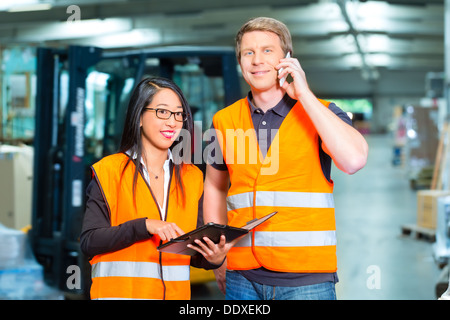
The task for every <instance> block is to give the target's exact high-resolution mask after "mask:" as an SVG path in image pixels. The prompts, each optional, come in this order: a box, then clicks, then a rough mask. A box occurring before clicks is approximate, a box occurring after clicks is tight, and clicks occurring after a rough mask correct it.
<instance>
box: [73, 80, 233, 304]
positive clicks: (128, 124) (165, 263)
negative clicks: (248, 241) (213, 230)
mask: <svg viewBox="0 0 450 320" xmlns="http://www.w3.org/2000/svg"><path fill="white" fill-rule="evenodd" d="M193 127H194V126H193V121H192V116H191V112H190V109H189V106H188V103H187V101H186V99H185V97H184V96H183V93H182V92H181V90H180V89H179V88H178V87H177V86H176V85H175V84H174V83H173V82H172V81H170V80H168V79H164V78H149V79H145V80H143V81H141V82H140V83H139V84H138V86H137V87H136V89H135V90H134V92H133V94H132V96H131V99H130V103H129V106H128V111H127V115H126V120H125V126H124V130H123V133H122V140H121V143H120V148H119V152H118V153H116V154H113V155H110V156H107V157H105V158H103V159H102V160H100V161H99V162H97V163H95V164H94V165H93V166H92V175H93V179H92V181H91V183H90V184H89V186H88V189H87V194H88V199H87V203H86V213H85V217H84V221H83V230H82V234H81V239H80V240H81V249H82V250H83V252H84V253H85V254H86V255H87V256H89V257H93V258H92V260H91V261H90V262H91V265H92V286H91V299H189V298H190V282H189V268H190V264H192V265H194V266H196V267H203V268H205V269H213V268H217V267H219V266H220V265H221V264H222V262H223V260H224V258H225V256H226V253H227V252H228V250H229V248H230V246H231V244H226V243H225V238H224V237H222V239H221V241H220V243H219V244H217V245H216V244H214V243H213V242H212V241H210V240H209V239H205V244H204V243H199V247H197V249H196V250H197V251H199V252H200V253H201V254H202V255H199V254H197V255H195V256H194V257H193V258H192V259H191V257H190V256H186V255H176V254H169V253H161V252H158V250H157V247H158V246H159V245H161V244H162V243H163V241H166V240H170V239H171V238H175V237H177V236H179V235H181V234H183V233H185V231H190V230H192V229H195V227H196V225H197V215H198V203H199V201H200V198H201V196H202V192H203V175H202V172H201V171H200V170H199V169H198V168H197V167H196V166H194V165H192V164H187V163H185V162H184V161H183V159H182V158H181V157H180V156H179V155H178V154H177V153H175V152H174V153H173V154H172V152H171V149H173V148H174V146H175V145H177V144H179V143H183V144H184V145H182V146H181V147H182V148H181V149H182V150H183V148H189V147H190V146H191V141H188V139H186V138H185V137H186V136H188V137H189V136H190V137H193ZM181 130H187V132H189V134H190V135H189V134H184V135H183V137H184V139H183V140H181V141H175V140H176V139H177V137H178V136H179V134H180V131H181ZM179 140H180V139H179ZM185 150H187V149H185Z"/></svg>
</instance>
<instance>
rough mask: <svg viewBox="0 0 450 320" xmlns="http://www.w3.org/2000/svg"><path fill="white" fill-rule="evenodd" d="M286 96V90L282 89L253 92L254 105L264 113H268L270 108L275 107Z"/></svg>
mask: <svg viewBox="0 0 450 320" xmlns="http://www.w3.org/2000/svg"><path fill="white" fill-rule="evenodd" d="M284 94H285V92H284V90H281V89H275V90H270V91H256V90H252V96H253V104H254V105H255V107H257V108H259V109H261V110H262V111H263V112H266V111H267V110H269V109H270V108H273V107H275V106H276V105H277V104H278V102H280V100H281V99H282V98H283V96H284Z"/></svg>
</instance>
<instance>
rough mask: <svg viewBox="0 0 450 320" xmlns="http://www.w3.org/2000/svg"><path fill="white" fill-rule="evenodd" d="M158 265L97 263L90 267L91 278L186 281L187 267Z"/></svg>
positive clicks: (148, 263)
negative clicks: (140, 278)
mask: <svg viewBox="0 0 450 320" xmlns="http://www.w3.org/2000/svg"><path fill="white" fill-rule="evenodd" d="M162 273H163V276H162V278H161V270H160V267H159V264H158V263H155V262H136V261H112V262H105V261H102V262H98V263H96V264H94V265H93V266H92V278H97V277H142V278H154V279H160V280H164V281H188V280H189V274H190V268H189V266H162Z"/></svg>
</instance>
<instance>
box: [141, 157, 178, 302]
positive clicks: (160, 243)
mask: <svg viewBox="0 0 450 320" xmlns="http://www.w3.org/2000/svg"><path fill="white" fill-rule="evenodd" d="M169 168H170V169H169V171H170V179H169V185H168V186H167V199H166V215H165V216H166V218H165V219H163V217H162V214H161V209H160V208H159V204H158V201H156V197H155V195H154V194H153V191H152V188H151V187H150V185H149V184H148V182H147V180H145V179H144V176H143V174H142V172H139V173H140V174H141V176H142V179H143V180H144V182H145V184H146V185H147V187H148V190H150V194H151V195H152V198H153V201H154V202H155V205H156V208H157V209H158V213H159V218H160V219H161V221H167V214H168V212H169V197H170V185H171V184H172V172H173V166H172V162H171V163H170V166H169ZM162 243H163V241H162V240H160V241H159V245H162ZM159 274H160V275H161V282H162V285H163V300H166V283H165V282H164V274H163V263H162V252H159Z"/></svg>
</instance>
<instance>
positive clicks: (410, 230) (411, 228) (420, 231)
mask: <svg viewBox="0 0 450 320" xmlns="http://www.w3.org/2000/svg"><path fill="white" fill-rule="evenodd" d="M402 235H414V236H415V238H416V239H419V240H425V241H428V242H435V241H436V230H434V229H430V228H424V227H420V226H418V225H415V224H406V225H402Z"/></svg>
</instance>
